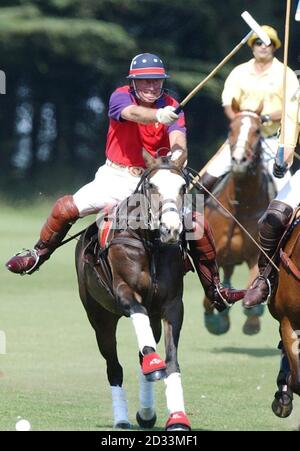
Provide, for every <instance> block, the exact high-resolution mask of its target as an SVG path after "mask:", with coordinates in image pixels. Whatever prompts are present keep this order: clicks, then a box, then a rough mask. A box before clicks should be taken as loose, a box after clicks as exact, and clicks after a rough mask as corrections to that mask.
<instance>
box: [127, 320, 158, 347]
mask: <svg viewBox="0 0 300 451" xmlns="http://www.w3.org/2000/svg"><path fill="white" fill-rule="evenodd" d="M130 318H131V319H132V323H133V327H134V330H135V334H136V338H137V341H138V346H139V350H140V352H141V353H142V351H143V348H144V347H145V346H150V347H151V348H154V349H156V343H155V340H154V336H153V332H152V329H151V326H150V321H149V318H148V316H146V315H144V314H143V313H133V314H132V315H130Z"/></svg>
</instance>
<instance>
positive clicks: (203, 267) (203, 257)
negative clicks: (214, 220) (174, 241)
mask: <svg viewBox="0 0 300 451" xmlns="http://www.w3.org/2000/svg"><path fill="white" fill-rule="evenodd" d="M202 229H203V233H201V231H202ZM201 235H202V237H200V236H201ZM189 246H190V251H191V256H192V259H193V262H194V265H195V268H196V271H197V273H198V276H199V279H200V282H201V283H202V286H203V289H204V291H205V294H206V296H207V297H208V298H209V299H210V301H211V302H212V303H213V305H214V307H215V308H216V309H217V310H219V311H222V310H225V308H226V307H229V305H230V304H233V303H234V302H236V301H239V300H240V299H242V298H243V297H244V295H245V293H246V290H234V289H231V288H224V287H222V286H221V284H220V276H219V268H218V265H217V262H216V249H215V243H214V239H213V236H212V232H211V229H210V227H209V224H208V222H207V221H206V220H205V219H204V218H203V217H202V216H201V215H200V214H199V213H196V214H195V239H194V240H193V239H191V240H189Z"/></svg>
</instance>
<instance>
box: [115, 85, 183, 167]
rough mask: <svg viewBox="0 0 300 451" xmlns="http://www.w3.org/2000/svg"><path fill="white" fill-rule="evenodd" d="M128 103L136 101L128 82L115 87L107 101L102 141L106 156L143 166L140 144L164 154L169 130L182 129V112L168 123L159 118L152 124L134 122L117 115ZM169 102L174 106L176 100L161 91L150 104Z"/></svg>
mask: <svg viewBox="0 0 300 451" xmlns="http://www.w3.org/2000/svg"><path fill="white" fill-rule="evenodd" d="M129 105H138V102H137V99H136V97H135V96H134V94H133V92H132V90H131V88H130V86H127V85H126V86H123V87H121V88H118V89H116V90H115V91H114V92H113V93H112V95H111V97H110V101H109V111H108V116H109V129H108V134H107V142H106V156H107V158H109V159H110V160H111V161H113V162H115V163H119V164H122V165H125V166H141V167H145V162H144V159H143V156H142V148H143V147H144V148H145V149H146V150H148V152H149V153H150V154H151V155H153V156H154V157H155V156H156V152H157V150H159V149H162V150H161V151H160V155H161V156H163V155H166V154H167V153H168V152H169V150H170V141H169V134H170V133H171V132H172V131H174V130H180V131H181V132H183V133H186V127H185V119H184V113H183V112H182V111H181V112H180V114H179V119H178V120H177V121H176V122H175V123H174V124H172V125H169V126H167V125H164V124H160V123H159V122H155V123H152V124H138V123H136V122H132V121H126V120H123V119H122V118H121V112H122V110H123V109H124V108H126V107H127V106H129ZM167 105H172V106H174V107H175V108H176V107H177V106H178V102H177V101H176V100H175V99H173V97H171V96H169V95H167V94H163V95H162V96H161V97H160V98H159V99H158V100H157V101H156V102H155V103H154V105H153V108H156V109H158V108H163V107H165V106H167Z"/></svg>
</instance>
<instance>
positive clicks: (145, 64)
mask: <svg viewBox="0 0 300 451" xmlns="http://www.w3.org/2000/svg"><path fill="white" fill-rule="evenodd" d="M169 77H170V76H169V75H167V74H166V71H165V68H164V64H163V62H162V60H161V59H160V57H159V56H157V55H153V54H152V53H140V54H139V55H136V56H135V57H134V58H133V59H132V61H131V64H130V68H129V74H128V76H127V77H126V78H129V79H131V80H136V79H143V78H144V79H145V78H169Z"/></svg>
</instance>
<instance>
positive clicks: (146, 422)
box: [136, 412, 157, 429]
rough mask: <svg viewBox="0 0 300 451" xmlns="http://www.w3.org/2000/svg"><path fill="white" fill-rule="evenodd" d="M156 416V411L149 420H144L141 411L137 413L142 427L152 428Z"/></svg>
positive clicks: (137, 419)
mask: <svg viewBox="0 0 300 451" xmlns="http://www.w3.org/2000/svg"><path fill="white" fill-rule="evenodd" d="M156 418H157V417H156V413H154V416H153V417H152V418H150V419H149V420H144V419H143V418H142V417H141V415H140V413H139V412H137V413H136V421H137V422H138V425H139V426H140V427H141V428H142V429H152V428H153V427H154V425H155V423H156Z"/></svg>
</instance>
